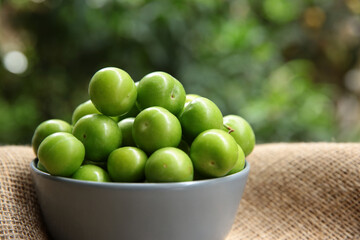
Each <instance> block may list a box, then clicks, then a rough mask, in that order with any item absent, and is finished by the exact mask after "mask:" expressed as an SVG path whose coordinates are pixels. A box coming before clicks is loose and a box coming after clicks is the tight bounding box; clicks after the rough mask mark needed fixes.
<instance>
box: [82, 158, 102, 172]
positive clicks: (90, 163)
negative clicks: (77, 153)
mask: <svg viewBox="0 0 360 240" xmlns="http://www.w3.org/2000/svg"><path fill="white" fill-rule="evenodd" d="M88 164H89V165H96V166H98V167H101V168H102V169H104V170H105V171H106V170H107V168H106V167H107V162H106V161H105V162H94V161H90V160H87V159H85V160H84V162H83V165H88Z"/></svg>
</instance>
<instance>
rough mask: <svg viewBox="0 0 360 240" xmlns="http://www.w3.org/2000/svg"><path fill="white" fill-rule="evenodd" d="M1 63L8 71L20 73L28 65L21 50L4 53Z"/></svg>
mask: <svg viewBox="0 0 360 240" xmlns="http://www.w3.org/2000/svg"><path fill="white" fill-rule="evenodd" d="M3 64H4V67H5V68H6V70H8V71H9V72H11V73H14V74H22V73H24V72H25V71H26V69H27V67H28V60H27V58H26V56H25V55H24V54H23V53H22V52H19V51H11V52H8V53H6V54H5V55H4V58H3Z"/></svg>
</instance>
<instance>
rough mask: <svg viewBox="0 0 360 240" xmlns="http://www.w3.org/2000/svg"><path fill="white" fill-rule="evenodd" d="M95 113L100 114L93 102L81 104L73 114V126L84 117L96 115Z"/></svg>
mask: <svg viewBox="0 0 360 240" xmlns="http://www.w3.org/2000/svg"><path fill="white" fill-rule="evenodd" d="M95 113H96V114H100V112H99V110H97V109H96V107H95V106H94V104H93V103H92V102H91V100H88V101H86V102H84V103H81V104H80V105H79V106H77V107H76V108H75V110H74V112H73V115H72V124H73V125H75V123H76V122H77V121H78V120H79V119H80V118H82V117H83V116H86V115H89V114H95Z"/></svg>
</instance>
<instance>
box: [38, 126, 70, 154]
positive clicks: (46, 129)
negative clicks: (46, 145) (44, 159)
mask: <svg viewBox="0 0 360 240" xmlns="http://www.w3.org/2000/svg"><path fill="white" fill-rule="evenodd" d="M71 131H72V128H71V125H70V124H69V123H67V122H65V121H63V120H60V119H50V120H47V121H44V122H42V123H40V125H38V126H37V128H36V129H35V132H34V135H33V137H32V140H31V145H32V147H33V150H34V153H35V154H36V155H37V152H38V148H39V145H40V143H41V142H42V141H43V140H44V139H45V138H46V137H47V136H49V135H51V134H53V133H56V132H67V133H71Z"/></svg>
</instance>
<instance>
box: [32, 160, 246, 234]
mask: <svg viewBox="0 0 360 240" xmlns="http://www.w3.org/2000/svg"><path fill="white" fill-rule="evenodd" d="M249 169H250V166H249V164H248V163H247V162H246V165H245V168H244V170H242V171H241V172H238V173H236V174H233V175H230V176H226V177H221V178H215V179H209V180H199V181H192V182H181V183H97V182H89V181H80V180H75V179H70V178H63V177H54V176H51V175H49V174H47V173H44V172H42V171H40V170H38V169H37V168H36V160H34V161H33V162H32V163H31V172H32V175H33V179H34V181H35V187H36V192H37V196H38V200H39V204H40V207H41V211H42V214H43V216H44V220H45V223H46V226H47V228H48V231H49V233H50V234H51V236H52V237H53V238H54V239H76V240H82V239H86V240H91V239H96V240H100V239H101V240H105V239H123V240H135V239H136V240H222V239H224V238H225V237H226V235H227V234H228V233H229V231H230V229H231V226H232V224H233V222H234V219H235V215H236V212H237V209H238V206H239V202H240V199H241V196H242V193H243V191H244V188H245V184H246V180H247V177H248V174H249Z"/></svg>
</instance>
